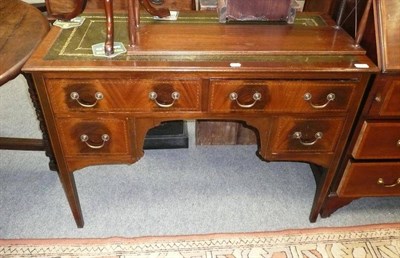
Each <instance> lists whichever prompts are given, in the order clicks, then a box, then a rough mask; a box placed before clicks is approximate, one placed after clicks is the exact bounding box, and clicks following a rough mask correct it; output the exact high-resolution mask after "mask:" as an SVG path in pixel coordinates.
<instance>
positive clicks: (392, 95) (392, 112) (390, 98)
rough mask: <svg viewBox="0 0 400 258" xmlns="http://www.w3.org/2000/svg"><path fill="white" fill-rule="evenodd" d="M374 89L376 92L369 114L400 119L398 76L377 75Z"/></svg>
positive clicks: (399, 83) (399, 80) (399, 76)
mask: <svg viewBox="0 0 400 258" xmlns="http://www.w3.org/2000/svg"><path fill="white" fill-rule="evenodd" d="M374 87H377V91H376V93H375V99H374V101H373V102H372V106H371V109H370V111H369V113H370V114H371V115H381V116H396V117H400V75H397V76H388V75H379V76H378V78H377V79H376V81H375V83H374Z"/></svg>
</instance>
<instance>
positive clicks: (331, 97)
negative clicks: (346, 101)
mask: <svg viewBox="0 0 400 258" xmlns="http://www.w3.org/2000/svg"><path fill="white" fill-rule="evenodd" d="M335 98H336V95H335V93H329V94H328V95H326V100H327V101H326V102H325V104H322V105H315V104H313V103H312V102H311V99H312V95H311V93H309V92H307V93H306V94H304V96H303V99H304V100H305V101H308V103H309V104H310V106H312V107H313V108H315V109H322V108H325V107H326V106H328V104H329V103H330V102H331V101H334V100H335Z"/></svg>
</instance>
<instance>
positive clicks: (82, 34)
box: [45, 12, 326, 61]
mask: <svg viewBox="0 0 400 258" xmlns="http://www.w3.org/2000/svg"><path fill="white" fill-rule="evenodd" d="M82 16H83V17H85V18H86V19H85V21H84V23H83V24H82V25H81V26H80V27H77V28H71V29H64V30H62V32H61V33H60V35H59V37H58V38H57V40H56V41H55V43H54V44H53V46H52V47H51V49H50V50H49V52H48V53H47V55H46V57H45V60H105V59H107V57H95V56H93V54H92V45H94V44H98V43H102V42H104V41H105V38H106V26H105V17H104V15H102V14H83V15H82ZM140 22H141V24H157V26H163V25H165V24H170V23H181V24H194V23H195V24H197V25H201V24H205V25H206V24H218V23H219V21H218V17H217V14H216V13H212V12H210V13H208V12H206V13H205V14H202V15H201V16H199V15H198V14H196V12H188V13H185V12H181V13H180V14H179V17H178V20H177V21H158V20H155V19H153V17H152V16H149V15H148V14H147V13H146V14H142V16H141V19H140ZM263 24H265V22H264V23H263ZM325 25H326V23H325V21H324V20H323V18H322V17H320V16H318V15H313V16H309V15H308V16H301V15H298V16H297V17H296V20H295V24H294V25H292V26H325ZM223 26H230V25H229V24H226V25H223ZM254 26H258V25H257V24H254ZM282 26H285V25H282ZM114 41H115V42H122V43H123V44H124V45H125V46H126V47H127V46H128V42H129V40H128V25H127V17H126V16H124V15H114ZM277 58H278V59H279V58H280V57H278V56H275V57H273V56H262V55H249V56H246V55H245V56H241V57H240V59H241V61H268V60H270V59H277ZM281 58H282V57H281ZM232 59H233V58H232V55H223V56H215V55H200V56H196V55H178V56H177V55H154V56H152V55H148V54H147V55H134V56H131V55H127V54H122V55H120V56H117V57H114V58H113V59H112V60H138V61H224V60H232Z"/></svg>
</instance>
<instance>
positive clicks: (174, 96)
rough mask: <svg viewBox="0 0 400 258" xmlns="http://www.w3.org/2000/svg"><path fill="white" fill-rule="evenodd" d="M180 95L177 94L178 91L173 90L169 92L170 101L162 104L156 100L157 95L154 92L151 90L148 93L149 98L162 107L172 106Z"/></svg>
mask: <svg viewBox="0 0 400 258" xmlns="http://www.w3.org/2000/svg"><path fill="white" fill-rule="evenodd" d="M180 96H181V95H180V94H179V92H177V91H174V92H172V94H171V98H172V102H171V103H169V104H162V103H160V102H158V100H157V97H158V95H157V93H156V92H154V91H152V92H150V93H149V99H151V100H153V101H154V103H156V104H157V106H159V107H162V108H169V107H172V106H173V105H174V104H175V102H176V101H177V100H178V99H179V97H180Z"/></svg>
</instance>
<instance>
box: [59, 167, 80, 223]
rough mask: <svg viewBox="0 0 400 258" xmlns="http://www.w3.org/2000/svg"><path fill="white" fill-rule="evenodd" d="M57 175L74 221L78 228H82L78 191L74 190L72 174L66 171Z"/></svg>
mask: <svg viewBox="0 0 400 258" xmlns="http://www.w3.org/2000/svg"><path fill="white" fill-rule="evenodd" d="M58 175H59V177H60V181H61V184H62V186H63V188H64V192H65V195H66V196H67V199H68V203H69V206H70V208H71V211H72V214H73V216H74V219H75V223H76V225H77V227H78V228H83V225H84V221H83V215H82V210H81V204H80V202H79V196H78V191H77V190H76V185H75V178H74V174H73V173H68V172H64V173H63V172H60V173H59V174H58Z"/></svg>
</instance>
